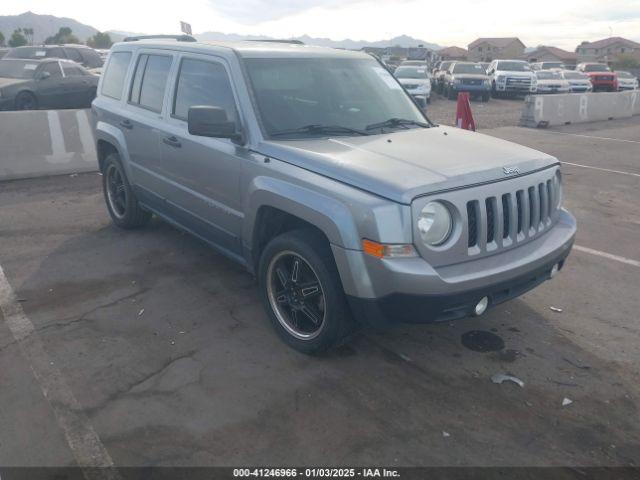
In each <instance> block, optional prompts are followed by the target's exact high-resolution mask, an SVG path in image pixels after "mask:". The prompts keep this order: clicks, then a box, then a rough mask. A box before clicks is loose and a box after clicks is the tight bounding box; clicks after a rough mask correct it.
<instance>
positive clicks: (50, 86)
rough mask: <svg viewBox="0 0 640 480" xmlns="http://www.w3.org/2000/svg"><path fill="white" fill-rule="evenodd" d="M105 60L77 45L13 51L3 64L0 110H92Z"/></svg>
mask: <svg viewBox="0 0 640 480" xmlns="http://www.w3.org/2000/svg"><path fill="white" fill-rule="evenodd" d="M105 57H106V52H105V53H104V54H103V53H101V52H99V51H96V50H94V49H93V48H90V47H87V46H84V45H75V44H74V45H42V46H25V47H16V48H12V49H10V50H9V51H8V52H6V53H5V55H4V57H2V59H1V60H0V110H35V109H38V108H87V107H89V106H90V105H91V102H92V101H93V99H94V98H95V96H96V89H97V87H98V79H99V75H100V73H101V71H102V66H103V64H104V59H105Z"/></svg>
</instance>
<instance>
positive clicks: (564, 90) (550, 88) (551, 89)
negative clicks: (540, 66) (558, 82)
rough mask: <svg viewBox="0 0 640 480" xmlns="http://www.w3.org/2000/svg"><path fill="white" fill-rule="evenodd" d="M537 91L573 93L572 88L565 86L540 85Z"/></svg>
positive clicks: (540, 92)
mask: <svg viewBox="0 0 640 480" xmlns="http://www.w3.org/2000/svg"><path fill="white" fill-rule="evenodd" d="M536 93H539V94H545V93H571V89H570V88H567V87H564V88H553V87H540V86H538V91H537V92H536Z"/></svg>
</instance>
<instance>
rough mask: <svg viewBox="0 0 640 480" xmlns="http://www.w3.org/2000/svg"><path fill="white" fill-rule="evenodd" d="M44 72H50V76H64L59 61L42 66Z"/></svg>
mask: <svg viewBox="0 0 640 480" xmlns="http://www.w3.org/2000/svg"><path fill="white" fill-rule="evenodd" d="M41 72H42V73H44V72H48V73H49V74H50V75H51V77H49V78H60V77H62V70H60V64H59V63H58V62H50V63H46V64H44V65H43V66H42V70H41Z"/></svg>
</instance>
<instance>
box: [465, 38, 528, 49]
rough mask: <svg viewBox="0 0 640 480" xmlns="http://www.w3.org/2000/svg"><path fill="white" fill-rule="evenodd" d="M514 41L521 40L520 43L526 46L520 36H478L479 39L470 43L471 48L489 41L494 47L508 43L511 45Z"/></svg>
mask: <svg viewBox="0 0 640 480" xmlns="http://www.w3.org/2000/svg"><path fill="white" fill-rule="evenodd" d="M513 42H520V44H522V46H524V43H522V40H520V39H519V38H518V37H499V38H478V39H477V40H474V41H473V42H471V43H470V44H469V48H475V47H477V46H478V45H480V44H482V43H488V44H489V45H492V46H494V47H500V48H504V47H506V46H508V45H511V44H512V43H513Z"/></svg>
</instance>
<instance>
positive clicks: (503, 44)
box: [469, 37, 526, 62]
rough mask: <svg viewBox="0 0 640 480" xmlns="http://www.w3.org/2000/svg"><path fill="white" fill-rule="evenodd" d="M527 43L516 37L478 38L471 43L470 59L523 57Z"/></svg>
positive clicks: (488, 59) (478, 60)
mask: <svg viewBox="0 0 640 480" xmlns="http://www.w3.org/2000/svg"><path fill="white" fill-rule="evenodd" d="M525 48H526V47H525V44H524V43H522V42H521V41H520V39H519V38H516V37H508V38H478V39H477V40H474V41H473V42H471V43H470V44H469V60H472V61H474V62H491V61H492V60H495V59H512V58H521V57H522V55H523V54H524V50H525Z"/></svg>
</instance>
